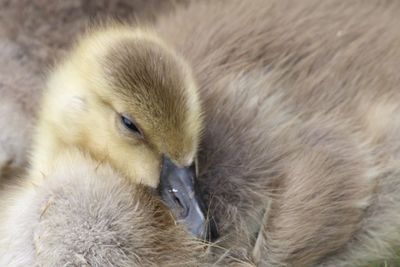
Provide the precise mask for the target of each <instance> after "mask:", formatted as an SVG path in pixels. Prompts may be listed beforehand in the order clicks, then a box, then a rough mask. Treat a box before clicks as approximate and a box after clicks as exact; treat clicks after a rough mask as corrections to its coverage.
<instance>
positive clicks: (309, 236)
mask: <svg viewBox="0 0 400 267" xmlns="http://www.w3.org/2000/svg"><path fill="white" fill-rule="evenodd" d="M399 11H400V6H399V4H398V3H397V2H395V1H386V2H385V3H382V2H380V1H363V2H361V1H349V2H346V3H344V2H341V1H324V2H323V3H322V2H320V1H313V0H311V1H299V2H296V1H221V2H219V3H213V4H211V3H196V4H192V5H191V6H190V7H189V8H188V9H186V10H180V11H177V12H176V13H174V14H173V15H171V16H169V17H167V18H163V19H160V20H159V21H158V24H157V26H156V27H157V30H158V32H159V34H160V35H161V36H162V37H163V38H164V39H165V40H166V41H167V42H168V43H169V44H171V45H172V46H173V47H174V48H175V49H176V50H177V51H180V52H181V53H182V54H183V56H184V57H185V58H186V59H187V60H188V62H189V64H190V65H191V66H192V68H193V73H194V77H196V79H197V82H198V85H199V90H200V94H201V99H202V101H203V103H204V110H205V113H206V114H205V134H204V138H203V141H202V145H201V153H200V158H199V170H200V177H199V181H200V183H201V185H202V186H203V188H204V190H205V191H207V193H208V194H209V195H210V198H211V199H210V201H209V203H210V206H211V213H212V214H214V216H215V217H216V219H217V222H218V223H219V226H220V234H221V236H222V237H225V239H224V238H223V240H224V241H222V244H223V243H224V242H226V244H227V247H228V248H231V249H232V250H234V249H235V248H237V249H238V251H240V249H243V248H246V251H247V252H246V253H245V255H244V258H248V259H250V261H252V262H254V263H258V264H259V265H260V266H316V265H321V266H359V265H363V264H367V263H368V262H369V261H370V260H377V259H380V258H390V256H391V255H392V253H393V248H394V249H395V248H396V247H398V246H399V245H400V243H399V242H400V241H399V240H400V236H399V235H400V234H399V233H400V231H399V230H400V218H399V217H400V198H399V195H400V194H399V192H400V177H399V174H400V173H399V172H400V168H399V167H400V166H399V155H400V138H399V136H400V117H399V116H398V114H399V110H400V104H399V103H400V89H399V82H400V75H399V74H398V65H399V61H400V45H399V44H400V32H399V31H398V25H399V23H400V19H399V17H398V15H397V14H398V12H399ZM178 25H179V26H178ZM260 225H262V226H261V227H260ZM237 231H238V232H239V233H240V234H237V233H236V232H237ZM239 254H240V253H239Z"/></svg>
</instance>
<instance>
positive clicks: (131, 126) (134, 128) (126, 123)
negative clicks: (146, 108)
mask: <svg viewBox="0 0 400 267" xmlns="http://www.w3.org/2000/svg"><path fill="white" fill-rule="evenodd" d="M121 122H122V124H123V125H124V126H125V127H126V128H127V129H128V130H129V131H131V132H134V133H137V134H140V135H142V133H141V132H140V130H139V128H138V127H137V126H136V125H135V123H133V122H132V121H131V120H130V119H128V118H127V117H125V116H123V115H121Z"/></svg>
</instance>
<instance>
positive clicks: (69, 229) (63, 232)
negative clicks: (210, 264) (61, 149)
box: [0, 149, 206, 267]
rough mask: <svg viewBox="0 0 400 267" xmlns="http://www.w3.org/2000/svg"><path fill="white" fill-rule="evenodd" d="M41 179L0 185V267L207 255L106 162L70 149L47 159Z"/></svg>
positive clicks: (177, 262)
mask: <svg viewBox="0 0 400 267" xmlns="http://www.w3.org/2000/svg"><path fill="white" fill-rule="evenodd" d="M44 178H45V179H46V182H44V183H40V184H39V185H34V184H33V183H32V182H31V181H27V180H24V181H20V182H21V184H20V185H14V186H10V187H5V190H2V191H1V194H2V198H1V200H0V208H1V211H0V214H1V217H2V220H1V222H0V266H8V267H21V266H49V267H51V266H68V265H69V266H120V267H125V266H126V267H128V266H157V265H159V264H160V263H162V265H163V266H192V265H195V264H197V263H199V262H202V261H205V260H206V259H205V258H204V255H205V254H204V245H203V244H201V243H200V242H199V241H197V240H195V239H194V238H193V237H192V236H191V235H190V234H188V233H187V232H186V230H185V229H184V228H183V227H182V226H181V225H179V224H176V222H175V220H174V219H173V217H172V216H171V214H170V212H169V211H168V210H167V209H166V208H165V206H164V205H163V204H162V203H161V202H160V200H159V199H158V198H157V197H155V196H154V195H152V194H151V193H150V191H149V190H147V189H146V188H145V187H144V186H139V185H135V184H133V183H130V182H129V181H127V179H126V177H124V176H121V175H120V174H118V173H117V172H115V170H114V169H113V168H112V167H111V166H110V165H108V164H106V163H103V164H100V165H99V163H98V162H97V161H96V160H94V159H93V158H91V157H90V156H89V155H88V154H84V153H82V151H80V150H77V149H70V150H68V151H67V152H65V153H59V154H57V156H55V157H54V158H53V160H52V165H51V166H47V174H46V176H45V177H44ZM176 244H179V246H176Z"/></svg>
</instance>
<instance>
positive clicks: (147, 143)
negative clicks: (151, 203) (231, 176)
mask: <svg viewBox="0 0 400 267" xmlns="http://www.w3.org/2000/svg"><path fill="white" fill-rule="evenodd" d="M200 113H201V111H200V104H199V100H198V96H197V91H196V86H195V84H194V81H193V79H192V77H191V73H190V69H189V68H188V67H187V65H186V63H185V62H184V61H183V60H182V59H181V58H180V57H179V56H178V55H177V54H176V53H175V52H174V51H173V50H172V49H169V48H168V47H167V45H166V44H164V43H163V42H162V41H161V40H160V39H158V38H157V37H156V36H155V35H154V34H152V33H150V32H147V31H143V30H133V29H130V28H110V29H107V30H100V31H97V32H94V33H92V34H90V35H89V36H87V37H86V38H84V39H83V40H82V41H81V42H79V43H78V45H77V47H76V48H75V49H74V50H73V52H72V53H71V55H70V56H69V57H68V58H67V60H65V61H64V62H63V63H62V64H61V65H60V66H59V67H58V68H56V70H55V71H54V72H53V74H52V75H51V77H50V79H49V82H48V86H47V91H45V97H44V103H43V105H42V113H41V116H40V117H41V123H40V126H39V127H38V128H39V133H38V134H37V139H39V141H38V142H37V143H39V144H37V145H36V146H37V147H40V146H43V145H44V144H49V143H50V146H55V148H54V149H53V152H54V151H57V150H58V149H62V146H65V147H68V146H74V147H79V148H80V149H82V150H85V151H87V152H89V153H90V154H91V155H92V156H93V157H94V158H95V159H97V160H99V161H105V162H107V163H109V164H110V165H111V166H113V167H114V168H115V169H116V170H118V171H120V172H121V173H123V174H124V175H126V176H127V177H129V178H130V179H131V180H133V182H136V183H141V184H145V185H148V186H151V187H156V186H157V185H158V183H159V180H160V170H161V166H162V161H163V159H167V160H168V161H170V162H173V164H174V165H175V166H177V167H187V166H190V165H192V164H194V160H195V157H196V150H197V146H198V143H199V136H200V131H201V114H200ZM41 139H44V140H42V141H41ZM45 146H46V145H45ZM46 147H48V146H46ZM39 158H41V157H39ZM41 160H42V159H41Z"/></svg>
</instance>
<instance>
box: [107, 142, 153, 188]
mask: <svg viewBox="0 0 400 267" xmlns="http://www.w3.org/2000/svg"><path fill="white" fill-rule="evenodd" d="M110 157H111V161H112V162H113V165H114V166H115V168H116V169H118V170H119V171H120V172H121V173H122V174H124V175H126V176H127V178H128V179H129V180H131V181H132V182H134V183H137V184H144V185H147V186H150V187H157V185H158V183H159V176H160V160H159V158H158V157H157V156H156V155H155V154H153V153H152V151H151V150H149V149H147V148H145V147H144V146H141V147H135V146H129V145H127V146H125V147H121V146H116V147H114V149H113V150H111V151H110Z"/></svg>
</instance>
